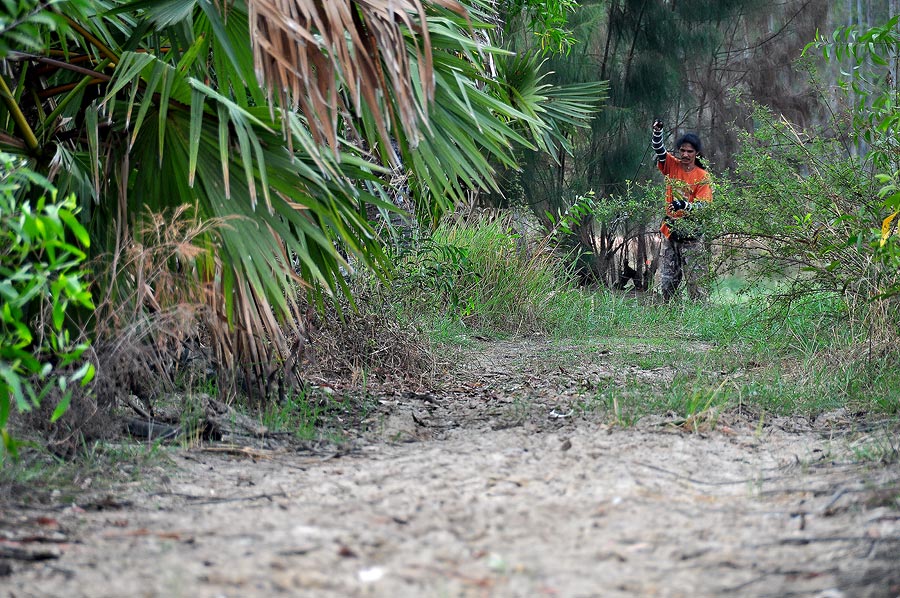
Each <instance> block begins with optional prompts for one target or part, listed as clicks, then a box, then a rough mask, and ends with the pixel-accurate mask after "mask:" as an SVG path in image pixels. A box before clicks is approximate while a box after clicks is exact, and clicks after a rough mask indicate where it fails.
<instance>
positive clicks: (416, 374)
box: [304, 292, 437, 386]
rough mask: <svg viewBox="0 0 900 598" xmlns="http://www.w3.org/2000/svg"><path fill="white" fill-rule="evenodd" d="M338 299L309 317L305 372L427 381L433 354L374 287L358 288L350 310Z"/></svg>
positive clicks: (414, 328)
mask: <svg viewBox="0 0 900 598" xmlns="http://www.w3.org/2000/svg"><path fill="white" fill-rule="evenodd" d="M342 303H343V305H340V306H333V305H331V306H326V308H325V309H324V310H321V311H320V312H319V313H317V314H315V315H314V316H313V317H312V319H311V320H310V322H309V329H308V332H309V348H310V351H309V356H310V358H309V361H308V362H307V363H306V364H305V368H304V372H305V373H306V374H308V375H316V374H317V375H323V376H326V377H333V376H338V377H341V378H346V379H349V380H350V381H352V382H361V381H362V379H363V377H365V376H374V377H376V378H381V379H390V380H393V381H396V382H407V383H410V384H414V385H417V386H421V385H427V383H428V382H429V381H430V380H431V378H432V377H433V375H434V373H435V371H436V370H437V359H436V357H435V355H434V353H433V352H432V350H431V347H430V344H429V341H428V337H427V335H426V334H425V332H424V331H423V330H422V329H421V328H420V327H418V326H416V325H414V324H410V323H403V322H401V321H400V320H399V319H398V318H397V317H396V315H394V310H393V309H390V307H389V306H386V305H385V304H384V303H383V300H382V299H380V298H379V297H378V294H377V292H361V293H358V294H357V295H356V299H355V303H356V309H355V310H354V309H353V308H351V307H350V306H349V305H347V304H346V302H342Z"/></svg>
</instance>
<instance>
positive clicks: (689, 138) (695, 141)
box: [675, 133, 706, 170]
mask: <svg viewBox="0 0 900 598" xmlns="http://www.w3.org/2000/svg"><path fill="white" fill-rule="evenodd" d="M685 143H689V144H691V145H692V146H693V147H694V149H695V150H696V151H697V160H696V162H697V166H699V167H700V168H702V169H704V170H706V165H705V164H704V163H703V162H701V161H700V158H702V157H703V143H702V142H701V141H700V138H699V137H698V136H697V135H696V134H694V133H685V134H684V135H682V136H681V137H679V138H678V142H677V143H675V149H676V150H677V149H679V148H680V147H681V146H682V145H684V144H685Z"/></svg>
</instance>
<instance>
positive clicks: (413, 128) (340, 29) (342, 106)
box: [248, 0, 466, 148]
mask: <svg viewBox="0 0 900 598" xmlns="http://www.w3.org/2000/svg"><path fill="white" fill-rule="evenodd" d="M425 4H429V5H434V6H440V7H443V8H446V9H448V10H452V11H454V12H456V13H458V14H460V15H463V16H465V15H466V11H465V8H463V6H462V5H461V4H459V3H458V2H456V0H426V1H425V3H424V4H423V2H422V0H250V1H249V2H248V7H249V10H250V28H251V38H252V40H253V53H254V61H255V68H256V72H257V76H258V77H259V78H260V80H261V81H264V82H265V85H266V88H267V90H268V94H269V96H270V99H274V100H277V101H278V103H279V105H281V106H283V107H288V106H290V107H291V108H293V109H299V110H301V111H302V112H303V114H304V115H305V116H306V117H307V119H308V121H309V123H310V126H311V128H312V131H313V134H314V135H315V138H316V140H317V141H318V142H320V143H321V142H323V141H324V142H327V143H328V144H329V145H330V146H331V147H332V148H337V118H338V115H339V114H340V113H341V112H342V111H347V112H349V113H351V114H354V115H356V116H362V114H363V113H366V114H367V115H370V116H371V117H372V118H374V120H375V124H376V126H377V128H378V131H379V134H380V136H381V138H382V140H383V141H384V142H387V140H388V129H389V128H390V127H391V123H392V122H394V121H396V123H397V125H398V126H401V127H402V128H403V129H404V131H405V132H406V134H407V135H408V137H409V138H410V139H412V140H415V139H418V135H419V119H420V118H423V119H424V118H425V117H426V114H427V102H425V101H423V100H422V99H420V98H418V97H417V92H416V87H417V83H416V81H417V80H418V81H419V82H421V83H420V85H421V86H422V92H424V94H425V98H424V99H425V100H427V101H431V100H432V99H433V98H434V72H433V63H432V58H431V41H430V39H429V35H428V28H427V27H424V26H422V23H424V21H425ZM407 34H411V37H412V38H413V40H414V41H415V48H416V54H417V60H416V63H417V64H418V70H419V72H418V77H414V76H413V74H412V72H411V70H410V59H409V55H408V53H407V39H406V36H407ZM416 36H418V38H416ZM390 97H392V98H393V99H394V101H393V103H392V102H391V101H389V100H388V99H387V98H390ZM345 100H346V101H345ZM347 102H349V105H347ZM385 111H387V112H385Z"/></svg>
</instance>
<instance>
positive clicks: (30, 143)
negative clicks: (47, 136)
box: [0, 77, 41, 153]
mask: <svg viewBox="0 0 900 598" xmlns="http://www.w3.org/2000/svg"><path fill="white" fill-rule="evenodd" d="M0 97H2V98H3V102H4V103H5V104H6V107H7V108H8V109H9V113H10V114H11V115H12V117H13V120H14V121H15V123H16V126H17V127H18V128H19V130H20V131H21V132H22V137H24V138H25V146H26V147H27V148H28V150H29V151H31V152H34V153H37V151H38V150H39V149H40V147H41V146H40V144H39V143H38V139H37V136H36V135H35V134H34V131H33V130H32V128H31V126H30V125H29V124H28V120H27V119H26V118H25V114H23V113H22V109H21V108H19V105H18V104H17V103H16V99H15V98H14V97H13V95H12V91H10V89H9V86H7V85H6V79H4V78H3V77H0Z"/></svg>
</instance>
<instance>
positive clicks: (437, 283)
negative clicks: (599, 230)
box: [395, 220, 585, 333]
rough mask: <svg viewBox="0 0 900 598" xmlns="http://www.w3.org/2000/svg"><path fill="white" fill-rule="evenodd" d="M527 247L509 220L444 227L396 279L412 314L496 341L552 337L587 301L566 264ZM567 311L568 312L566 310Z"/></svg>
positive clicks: (541, 248) (408, 258) (404, 262)
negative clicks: (504, 336)
mask: <svg viewBox="0 0 900 598" xmlns="http://www.w3.org/2000/svg"><path fill="white" fill-rule="evenodd" d="M523 241H524V240H522V239H520V238H519V237H517V236H516V235H515V234H514V233H512V232H511V231H510V228H509V227H508V225H507V224H506V223H505V222H504V221H502V220H494V221H482V222H478V223H474V224H467V223H460V222H456V223H446V224H443V225H441V226H440V227H439V228H438V229H437V230H436V231H435V232H434V234H433V235H432V237H431V238H430V239H429V240H428V242H426V243H423V244H422V245H421V246H420V247H419V249H418V250H417V251H413V252H410V253H408V254H407V255H405V256H403V258H402V259H401V261H400V264H399V267H398V270H397V273H398V276H397V278H396V279H395V287H396V290H397V291H398V292H397V300H398V302H399V303H401V304H402V305H403V307H404V309H405V311H406V313H407V314H414V315H427V316H428V317H430V318H432V320H433V321H434V322H440V324H438V326H439V327H442V328H447V327H448V324H447V321H448V320H449V321H451V322H455V323H457V324H458V325H461V326H463V327H465V328H467V329H470V330H472V329H475V330H479V331H483V332H491V333H526V332H537V331H542V332H549V331H551V330H553V329H554V328H556V327H557V326H558V322H559V320H561V319H562V320H564V319H565V318H569V317H571V315H572V312H573V308H574V312H575V313H582V312H583V306H584V302H585V299H584V297H583V296H582V295H581V294H580V293H578V291H577V285H576V280H575V277H574V275H573V273H572V271H571V269H570V268H569V267H567V266H566V265H565V261H564V260H563V259H561V257H560V256H559V255H558V254H557V253H555V252H554V251H553V249H552V248H551V247H550V246H549V245H548V243H547V242H546V241H541V242H538V243H536V244H532V245H531V246H530V247H529V248H528V249H527V250H526V249H523V247H524V242H523ZM560 306H568V307H567V308H564V309H560Z"/></svg>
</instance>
